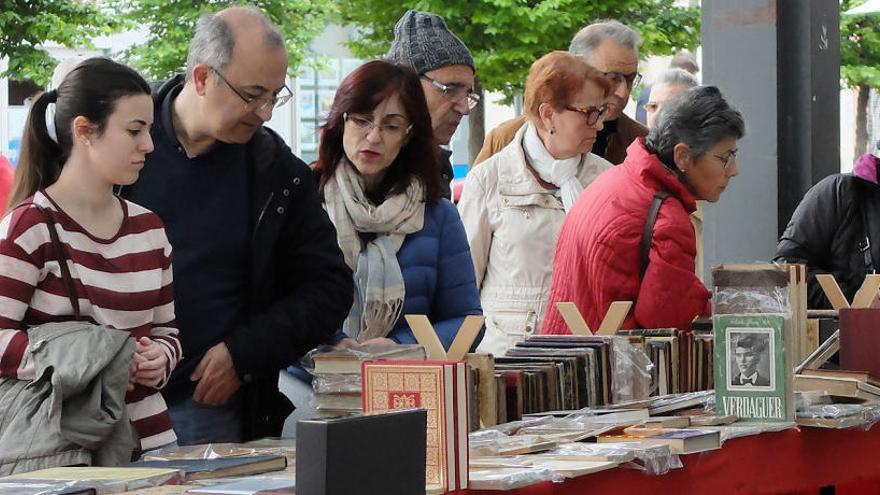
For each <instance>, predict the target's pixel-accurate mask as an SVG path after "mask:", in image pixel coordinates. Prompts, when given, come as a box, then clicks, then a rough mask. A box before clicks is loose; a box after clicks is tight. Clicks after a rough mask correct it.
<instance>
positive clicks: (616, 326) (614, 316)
mask: <svg viewBox="0 0 880 495" xmlns="http://www.w3.org/2000/svg"><path fill="white" fill-rule="evenodd" d="M632 305H633V303H632V301H614V302H613V303H611V307H609V308H608V311H607V312H606V313H605V317H604V318H602V324H601V325H599V329H598V330H596V333H595V335H614V334H616V333H617V331H618V330H620V327H621V326H622V325H623V321H624V320H626V316H627V315H628V314H629V310H630V309H632ZM556 309H558V310H559V313H560V314H561V315H562V319H563V320H565V324H566V325H568V329H569V330H571V333H573V334H574V335H593V332H592V331H591V330H590V327H589V325H587V322H586V320H584V316H583V315H582V314H581V312H580V311H579V310H578V308H577V306H576V305H575V304H574V303H571V302H558V303H556Z"/></svg>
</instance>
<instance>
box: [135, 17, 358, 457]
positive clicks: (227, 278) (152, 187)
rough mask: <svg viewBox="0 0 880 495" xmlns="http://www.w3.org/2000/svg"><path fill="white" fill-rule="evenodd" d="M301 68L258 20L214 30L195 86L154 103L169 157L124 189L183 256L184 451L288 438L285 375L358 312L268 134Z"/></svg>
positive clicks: (217, 24) (333, 249)
mask: <svg viewBox="0 0 880 495" xmlns="http://www.w3.org/2000/svg"><path fill="white" fill-rule="evenodd" d="M287 67H288V57H287V51H286V49H285V47H284V40H283V38H282V37H281V35H280V33H279V32H278V30H277V28H276V27H275V26H274V25H273V24H272V23H271V21H269V19H268V18H266V16H265V15H264V14H263V13H262V12H261V11H259V10H258V9H256V8H254V7H243V6H237V7H231V8H227V9H225V10H222V11H220V12H218V13H215V14H208V15H205V16H203V17H202V18H200V19H199V22H198V24H197V26H196V31H195V35H194V37H193V40H192V43H191V45H190V50H189V55H188V59H187V70H186V74H185V76H184V75H178V76H177V77H174V78H172V79H170V80H168V81H166V82H164V83H162V84H161V85H160V86H159V88H158V89H157V90H156V91H154V102H155V107H154V108H155V125H154V126H153V128H152V131H151V134H152V138H153V142H154V143H155V151H154V152H153V153H152V154H150V155H148V156H147V160H146V164H145V166H144V169H143V170H142V171H141V174H140V178H139V179H138V181H137V182H136V183H135V184H134V185H132V186H129V187H125V188H123V190H122V194H123V195H124V196H125V197H127V198H128V199H130V200H132V201H134V202H136V203H139V204H141V205H144V206H145V207H147V208H149V209H151V210H153V211H154V212H156V213H157V214H158V215H159V216H160V217H161V218H162V221H163V222H164V223H165V227H166V230H167V234H168V238H169V239H170V241H171V244H172V245H173V246H174V262H173V267H174V270H173V271H174V279H175V280H174V282H175V283H174V286H175V310H176V322H177V326H178V328H180V339H181V342H182V344H183V352H184V356H185V357H186V359H185V360H184V361H181V363H180V365H179V366H178V367H177V369H175V370H174V373H173V374H172V375H171V378H170V380H169V382H168V384H167V386H166V387H165V389H164V391H163V393H164V395H165V398H166V401H167V402H168V405H169V410H170V413H171V418H172V422H173V424H174V429H175V431H176V432H177V436H178V439H179V443H180V444H182V445H186V444H196V443H214V442H240V441H243V440H247V439H252V438H259V437H265V436H280V434H281V428H282V425H283V422H284V419H285V418H286V417H287V415H288V414H289V413H290V412H291V410H292V406H291V405H290V402H289V401H287V399H286V398H284V397H283V396H282V395H281V394H280V392H279V391H278V372H279V370H281V369H283V368H285V367H287V366H288V365H290V364H292V363H296V362H298V361H299V359H300V357H301V356H302V355H303V354H305V353H306V352H308V351H309V350H310V349H313V348H314V347H315V346H317V345H318V344H320V343H321V342H324V341H326V340H327V339H328V338H329V337H330V336H331V335H333V333H334V332H335V330H336V329H337V328H338V327H339V326H340V325H341V324H342V322H343V320H344V319H345V317H346V315H347V314H348V311H349V307H350V306H351V301H352V290H353V286H352V278H351V270H349V268H348V267H347V266H346V265H345V262H344V260H343V257H342V253H341V251H340V250H339V247H338V245H337V242H336V232H335V230H334V228H333V225H332V224H331V223H330V220H329V218H328V216H327V214H326V212H325V211H324V209H323V208H322V207H321V204H320V200H319V199H318V195H317V187H316V185H315V183H314V179H313V177H312V173H311V171H310V170H309V168H308V166H307V165H306V164H305V163H303V162H302V161H301V160H299V159H298V158H297V157H295V156H294V155H293V154H292V153H291V151H290V149H289V148H288V147H287V146H286V145H285V144H284V142H283V141H282V139H281V138H280V137H279V136H278V135H277V134H275V133H274V132H272V131H271V130H269V129H267V128H265V127H264V126H263V124H264V123H265V122H267V121H268V120H269V119H271V117H272V111H273V109H274V108H276V107H278V106H280V105H283V104H285V103H287V102H288V100H290V98H291V96H292V95H291V92H290V89H289V88H288V87H287V85H286V84H285V81H286V79H287ZM132 419H137V418H132Z"/></svg>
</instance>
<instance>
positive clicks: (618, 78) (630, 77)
mask: <svg viewBox="0 0 880 495" xmlns="http://www.w3.org/2000/svg"><path fill="white" fill-rule="evenodd" d="M605 76H606V77H608V78H609V79H611V81H612V82H614V84H620V83H622V82H626V86H627V87H628V88H631V87H633V86H636V85H638V84H639V83H640V82H642V75H641V74H639V73H638V72H630V73H629V74H624V73H622V72H614V71H610V72H606V73H605Z"/></svg>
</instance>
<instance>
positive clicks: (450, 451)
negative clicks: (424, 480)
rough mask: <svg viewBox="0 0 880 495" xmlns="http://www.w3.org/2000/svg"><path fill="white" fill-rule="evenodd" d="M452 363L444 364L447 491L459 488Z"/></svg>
mask: <svg viewBox="0 0 880 495" xmlns="http://www.w3.org/2000/svg"><path fill="white" fill-rule="evenodd" d="M453 366H454V365H452V364H447V365H444V366H443V381H444V387H443V388H444V390H443V397H444V399H445V400H444V401H443V417H442V418H441V420H442V421H444V422H445V423H446V435H445V438H444V440H443V441H444V445H445V447H446V449H445V450H446V459H445V460H446V476H445V477H444V478H445V482H444V486H445V488H446V490H447V491H453V490H457V489H458V487H457V485H456V482H455V480H456V474H457V473H458V469H457V466H456V464H455V374H454V371H453Z"/></svg>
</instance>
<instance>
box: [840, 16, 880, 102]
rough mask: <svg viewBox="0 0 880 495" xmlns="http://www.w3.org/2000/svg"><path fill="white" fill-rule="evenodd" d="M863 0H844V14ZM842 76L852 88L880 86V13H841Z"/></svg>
mask: <svg viewBox="0 0 880 495" xmlns="http://www.w3.org/2000/svg"><path fill="white" fill-rule="evenodd" d="M862 3H864V2H863V1H859V0H843V1H842V2H841V3H840V11H841V14H842V13H843V12H846V11H847V10H849V9H851V8H853V7H856V6H858V5H859V4H862ZM840 76H841V77H842V78H843V80H844V82H845V83H846V84H847V86H849V87H851V88H856V87H858V86H859V85H860V84H866V85H867V86H869V87H871V88H880V14H867V15H856V16H848V15H841V16H840Z"/></svg>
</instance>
